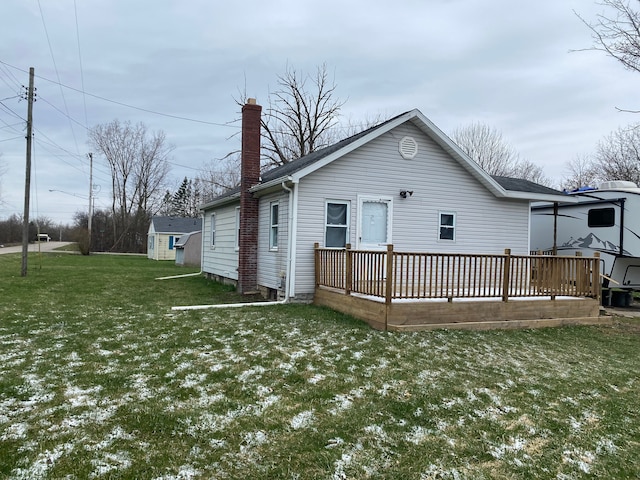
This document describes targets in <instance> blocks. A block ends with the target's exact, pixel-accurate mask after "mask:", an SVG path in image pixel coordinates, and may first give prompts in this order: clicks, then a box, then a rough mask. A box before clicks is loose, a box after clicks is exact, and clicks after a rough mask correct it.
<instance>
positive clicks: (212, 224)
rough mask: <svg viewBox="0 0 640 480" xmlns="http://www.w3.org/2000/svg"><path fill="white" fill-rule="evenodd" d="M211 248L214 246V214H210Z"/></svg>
mask: <svg viewBox="0 0 640 480" xmlns="http://www.w3.org/2000/svg"><path fill="white" fill-rule="evenodd" d="M211 246H212V247H215V246H216V214H215V213H212V214H211Z"/></svg>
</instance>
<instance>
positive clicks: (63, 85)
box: [0, 60, 240, 130]
mask: <svg viewBox="0 0 640 480" xmlns="http://www.w3.org/2000/svg"><path fill="white" fill-rule="evenodd" d="M0 63H1V64H3V65H6V66H8V67H11V68H15V69H16V70H18V71H20V72H24V70H22V69H21V68H18V67H16V66H14V65H11V64H10V63H7V62H3V61H2V60H0ZM37 78H39V79H40V80H44V81H45V82H49V83H53V84H54V85H60V86H62V87H64V88H68V89H69V90H73V91H74V92H78V93H82V94H83V95H87V96H89V97H93V98H97V99H98V100H102V101H104V102H109V103H113V104H115V105H120V106H121V107H126V108H131V109H133V110H139V111H141V112H146V113H151V114H153V115H159V116H161V117H168V118H175V119H176V120H184V121H186V122H194V123H202V124H204V125H214V126H216V127H227V128H234V129H237V130H240V125H232V124H231V122H230V123H217V122H207V121H205V120H198V119H195V118H188V117H182V116H180V115H172V114H170V113H163V112H157V111H155V110H149V109H148V108H142V107H137V106H135V105H129V104H127V103H124V102H119V101H117V100H111V99H110V98H106V97H101V96H100V95H96V94H94V93H89V92H85V91H83V90H80V89H78V88H75V87H71V86H69V85H65V84H64V83H60V82H59V81H58V82H57V81H55V80H51V79H49V78H46V77H40V76H37Z"/></svg>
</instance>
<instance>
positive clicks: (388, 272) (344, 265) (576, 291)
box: [314, 246, 609, 331]
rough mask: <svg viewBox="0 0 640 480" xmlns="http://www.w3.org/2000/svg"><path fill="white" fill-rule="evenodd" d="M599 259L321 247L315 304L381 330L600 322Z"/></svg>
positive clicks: (545, 325) (603, 319) (317, 252)
mask: <svg viewBox="0 0 640 480" xmlns="http://www.w3.org/2000/svg"><path fill="white" fill-rule="evenodd" d="M598 260H599V259H598V258H597V257H594V258H583V257H548V256H538V255H532V256H512V255H511V254H510V252H509V251H506V252H505V254H504V255H466V254H433V253H407V252H394V251H393V246H389V248H388V249H387V250H386V251H383V252H380V251H375V252H373V251H354V250H351V249H350V248H346V249H338V250H336V249H320V248H318V246H316V291H315V296H314V303H316V304H318V305H325V306H328V307H330V308H333V309H335V310H338V311H341V312H344V313H347V314H350V315H353V316H354V317H356V318H360V319H362V320H364V321H366V322H367V323H369V325H371V326H372V327H373V328H376V329H380V330H395V331H411V330H425V329H432V328H474V329H488V328H534V327H549V326H559V325H567V324H600V323H606V322H609V319H608V318H607V317H600V282H599V261H598Z"/></svg>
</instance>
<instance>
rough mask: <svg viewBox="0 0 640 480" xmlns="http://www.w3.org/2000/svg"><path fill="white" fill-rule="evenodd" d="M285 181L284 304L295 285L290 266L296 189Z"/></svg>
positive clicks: (283, 182) (291, 262)
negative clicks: (286, 193)
mask: <svg viewBox="0 0 640 480" xmlns="http://www.w3.org/2000/svg"><path fill="white" fill-rule="evenodd" d="M287 180H288V181H291V180H292V178H291V177H290V176H289V177H287ZM285 182H286V181H285V180H283V181H282V188H283V189H284V190H285V191H286V192H288V193H289V205H288V207H289V208H288V214H287V215H288V226H287V230H288V232H287V233H288V235H287V237H288V238H287V269H286V275H287V279H286V281H285V287H284V302H288V301H289V296H290V292H291V289H292V287H291V286H292V285H295V282H294V281H293V279H292V278H291V273H292V271H295V270H294V269H293V268H292V264H293V259H294V258H295V257H294V255H293V245H295V242H294V241H293V238H294V236H295V234H294V232H295V230H294V228H295V222H294V215H293V206H294V197H295V192H296V191H297V189H296V188H295V184H294V188H293V189H292V188H289V187H287V184H286V183H285Z"/></svg>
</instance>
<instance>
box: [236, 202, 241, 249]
mask: <svg viewBox="0 0 640 480" xmlns="http://www.w3.org/2000/svg"><path fill="white" fill-rule="evenodd" d="M236 250H240V207H236Z"/></svg>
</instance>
